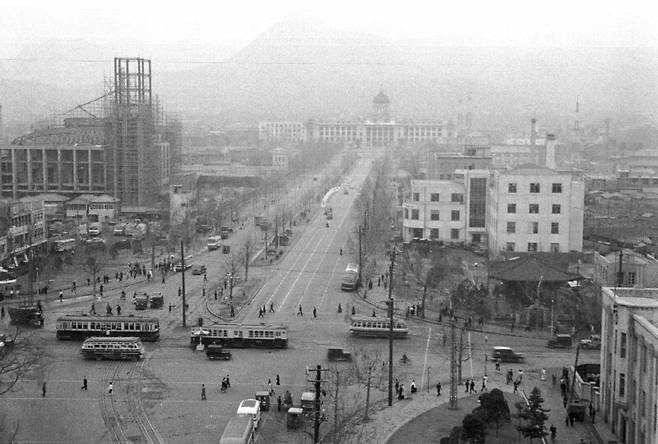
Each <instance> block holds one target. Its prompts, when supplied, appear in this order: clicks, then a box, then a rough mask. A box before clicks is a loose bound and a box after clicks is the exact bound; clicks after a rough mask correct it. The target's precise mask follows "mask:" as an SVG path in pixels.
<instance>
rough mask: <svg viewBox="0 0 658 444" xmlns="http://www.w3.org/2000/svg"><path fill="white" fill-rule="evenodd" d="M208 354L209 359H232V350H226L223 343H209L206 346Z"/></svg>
mask: <svg viewBox="0 0 658 444" xmlns="http://www.w3.org/2000/svg"><path fill="white" fill-rule="evenodd" d="M206 356H207V357H208V359H221V360H224V361H228V360H229V359H231V352H230V351H228V350H224V348H223V347H222V346H221V345H215V344H208V345H207V346H206Z"/></svg>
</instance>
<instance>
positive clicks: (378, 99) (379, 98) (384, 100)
mask: <svg viewBox="0 0 658 444" xmlns="http://www.w3.org/2000/svg"><path fill="white" fill-rule="evenodd" d="M372 101H373V103H381V104H389V103H391V101H390V100H389V99H388V96H387V95H386V94H384V91H381V90H380V91H379V94H377V95H376V96H375V98H374V99H373V100H372Z"/></svg>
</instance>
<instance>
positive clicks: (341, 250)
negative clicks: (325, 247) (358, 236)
mask: <svg viewBox="0 0 658 444" xmlns="http://www.w3.org/2000/svg"><path fill="white" fill-rule="evenodd" d="M340 255H341V256H342V255H343V249H342V248H341V249H340Z"/></svg>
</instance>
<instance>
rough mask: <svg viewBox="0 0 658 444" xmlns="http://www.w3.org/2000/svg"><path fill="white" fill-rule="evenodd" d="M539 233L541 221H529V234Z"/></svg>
mask: <svg viewBox="0 0 658 444" xmlns="http://www.w3.org/2000/svg"><path fill="white" fill-rule="evenodd" d="M537 233H539V222H529V223H528V234H537Z"/></svg>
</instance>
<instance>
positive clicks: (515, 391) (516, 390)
mask: <svg viewBox="0 0 658 444" xmlns="http://www.w3.org/2000/svg"><path fill="white" fill-rule="evenodd" d="M512 393H519V383H518V382H517V381H514V391H513V392H512Z"/></svg>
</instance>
